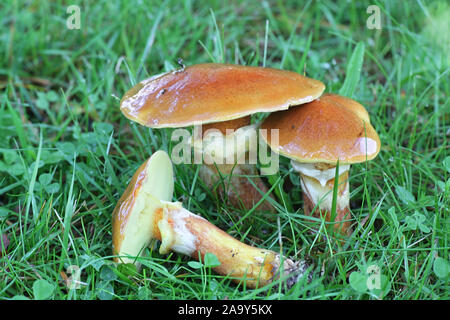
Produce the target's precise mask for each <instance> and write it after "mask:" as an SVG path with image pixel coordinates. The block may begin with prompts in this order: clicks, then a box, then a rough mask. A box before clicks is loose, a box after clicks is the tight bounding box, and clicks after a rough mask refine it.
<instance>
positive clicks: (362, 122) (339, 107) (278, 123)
mask: <svg viewBox="0 0 450 320" xmlns="http://www.w3.org/2000/svg"><path fill="white" fill-rule="evenodd" d="M261 129H267V135H266V134H262V136H263V139H264V140H265V141H266V143H268V145H269V146H270V147H271V148H272V150H274V151H275V152H277V153H279V154H281V155H283V156H286V157H288V158H291V159H293V160H295V161H298V162H307V163H317V162H321V163H330V164H335V163H336V162H337V160H338V159H339V163H341V164H352V163H357V162H364V161H366V160H371V159H373V158H375V157H376V155H377V154H378V152H379V151H380V145H381V143H380V138H379V137H378V134H377V133H376V132H375V129H374V128H373V127H372V125H371V124H370V119H369V115H368V113H367V111H366V110H365V108H364V107H363V106H362V105H360V104H359V103H357V102H356V101H354V100H351V99H349V98H346V97H341V96H338V95H335V94H324V95H323V96H321V97H320V98H319V99H317V100H315V101H313V102H310V103H307V104H304V105H301V106H297V107H293V108H290V109H289V110H287V111H279V112H275V113H272V114H271V115H270V116H269V117H267V119H266V120H265V121H264V122H263V124H262V125H261ZM270 129H279V145H278V146H276V145H271V140H272V139H271V131H270Z"/></svg>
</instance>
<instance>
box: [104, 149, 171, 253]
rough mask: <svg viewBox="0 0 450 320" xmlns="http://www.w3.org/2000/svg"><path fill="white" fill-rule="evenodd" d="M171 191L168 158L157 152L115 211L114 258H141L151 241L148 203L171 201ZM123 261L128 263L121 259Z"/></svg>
mask: <svg viewBox="0 0 450 320" xmlns="http://www.w3.org/2000/svg"><path fill="white" fill-rule="evenodd" d="M173 187H174V182H173V169H172V162H171V161H170V158H169V155H168V154H167V153H166V152H165V151H161V150H160V151H157V152H155V153H154V154H153V155H152V156H151V157H150V158H149V159H148V160H147V161H145V162H144V163H143V164H142V165H141V166H140V167H139V168H138V170H137V171H136V172H135V174H134V175H133V177H132V179H131V181H130V183H129V184H128V186H127V188H126V189H125V191H124V193H123V194H122V196H121V197H120V199H119V201H118V202H117V204H116V207H115V208H114V211H113V214H112V244H113V253H114V254H115V255H130V256H138V255H139V254H140V252H141V250H142V249H143V247H144V246H145V245H147V244H148V242H149V241H150V240H151V238H152V237H153V234H152V230H153V227H152V226H153V216H154V212H153V211H154V210H153V209H154V208H153V206H152V205H151V204H152V203H151V202H150V201H149V200H148V199H151V198H155V199H157V201H160V200H163V201H169V200H172V194H173ZM116 260H117V259H116ZM124 261H129V260H128V259H127V258H124Z"/></svg>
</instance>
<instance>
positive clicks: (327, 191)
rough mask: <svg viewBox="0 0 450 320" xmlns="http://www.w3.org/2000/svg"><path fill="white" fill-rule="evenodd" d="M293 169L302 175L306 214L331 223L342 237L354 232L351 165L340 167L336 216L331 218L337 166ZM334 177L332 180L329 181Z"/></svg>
mask: <svg viewBox="0 0 450 320" xmlns="http://www.w3.org/2000/svg"><path fill="white" fill-rule="evenodd" d="M293 167H294V169H296V170H297V171H298V172H299V173H300V182H301V187H302V190H303V202H304V212H305V215H312V216H314V217H317V218H323V219H325V221H326V222H331V223H333V222H334V224H333V228H334V230H335V231H337V232H339V233H340V234H349V233H351V222H350V219H351V213H350V204H349V203H350V202H349V201H350V192H349V183H348V175H349V169H350V166H349V165H347V166H340V170H339V178H338V190H337V199H336V200H337V201H336V213H335V216H334V217H333V216H332V204H333V189H334V183H335V179H334V175H335V170H336V167H335V166H334V165H325V164H299V163H298V162H297V163H295V162H293ZM331 176H332V178H330V177H331Z"/></svg>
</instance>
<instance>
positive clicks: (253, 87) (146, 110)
mask: <svg viewBox="0 0 450 320" xmlns="http://www.w3.org/2000/svg"><path fill="white" fill-rule="evenodd" d="M324 89H325V86H324V84H323V83H322V82H320V81H318V80H314V79H310V78H307V77H305V76H302V75H300V74H298V73H295V72H292V71H286V70H278V69H272V68H263V67H249V66H239V65H231V64H217V63H207V64H197V65H193V66H190V67H186V68H184V69H181V70H177V71H172V72H168V73H165V74H162V75H159V76H154V77H151V78H149V79H147V80H144V81H142V82H140V83H138V84H137V85H136V86H134V87H133V88H132V89H130V90H129V91H128V92H127V93H126V94H125V95H124V97H123V98H122V100H121V103H120V108H121V110H122V112H123V114H124V115H125V116H126V117H127V118H129V119H130V120H132V121H136V122H138V123H140V124H142V125H145V126H148V127H152V128H164V127H172V128H175V127H186V126H192V125H199V124H206V123H214V122H222V121H228V120H233V119H237V118H241V117H244V116H248V115H251V114H254V113H257V112H273V111H277V110H284V109H287V108H289V106H292V105H298V104H302V103H307V102H310V101H313V100H314V99H316V98H317V97H319V96H320V95H321V94H322V92H323V91H324Z"/></svg>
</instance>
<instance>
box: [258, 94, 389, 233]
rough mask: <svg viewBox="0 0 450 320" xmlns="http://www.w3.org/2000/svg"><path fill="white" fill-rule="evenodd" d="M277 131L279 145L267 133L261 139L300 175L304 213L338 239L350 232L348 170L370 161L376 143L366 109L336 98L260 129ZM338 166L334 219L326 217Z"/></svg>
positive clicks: (274, 118) (279, 115)
mask: <svg viewBox="0 0 450 320" xmlns="http://www.w3.org/2000/svg"><path fill="white" fill-rule="evenodd" d="M261 128H263V129H279V139H278V144H277V145H273V144H272V143H271V136H270V132H271V130H267V134H266V135H263V139H264V140H265V141H266V142H267V144H268V145H269V146H270V147H271V148H272V150H273V151H275V152H277V153H279V154H281V155H283V156H285V157H287V158H290V159H291V165H292V167H293V169H294V170H295V171H297V172H299V173H300V177H301V179H300V181H301V187H302V191H303V200H304V212H305V214H306V215H311V214H312V213H313V215H314V216H316V217H321V216H323V217H324V218H325V221H327V222H331V223H333V221H331V220H332V218H334V223H335V224H334V229H335V230H338V231H340V233H342V234H348V233H349V232H351V214H350V206H349V198H350V193H349V182H348V179H349V170H350V165H351V164H354V163H360V162H365V161H369V160H372V159H373V158H375V157H376V156H377V154H378V152H379V150H380V145H381V143H380V139H379V137H378V134H377V133H376V131H375V129H374V128H373V127H372V125H371V124H370V118H369V114H368V112H367V110H366V109H365V108H364V107H363V106H362V105H361V104H359V103H358V102H356V101H354V100H352V99H350V98H346V97H343V96H339V95H336V94H324V95H322V96H321V97H320V98H319V99H317V100H315V101H313V102H310V103H307V104H304V105H301V106H297V107H293V108H290V109H289V110H287V111H281V112H275V113H272V114H271V115H270V116H269V117H267V118H266V120H265V121H264V122H263V124H262V125H261ZM338 161H339V172H338V192H337V203H336V214H335V217H331V211H332V202H333V187H334V183H335V174H336V166H337V163H338Z"/></svg>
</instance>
